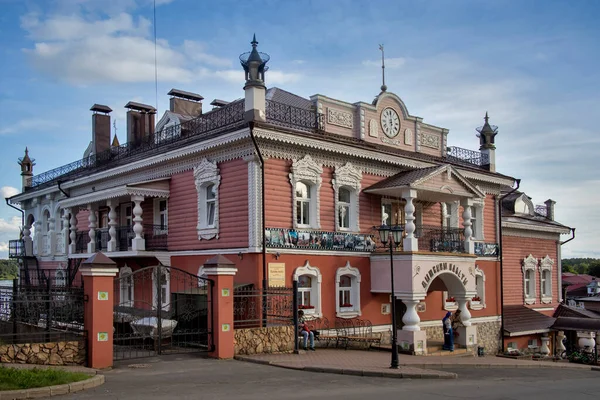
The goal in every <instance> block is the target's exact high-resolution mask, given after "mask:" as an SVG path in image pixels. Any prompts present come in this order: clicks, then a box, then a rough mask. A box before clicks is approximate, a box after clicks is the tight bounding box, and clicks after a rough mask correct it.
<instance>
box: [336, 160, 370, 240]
mask: <svg viewBox="0 0 600 400" xmlns="http://www.w3.org/2000/svg"><path fill="white" fill-rule="evenodd" d="M361 179H362V174H361V172H360V171H359V170H357V169H356V168H354V166H353V165H352V164H351V163H346V164H345V165H343V166H341V167H336V168H335V174H334V179H333V180H332V181H331V183H332V185H333V190H334V194H335V210H336V213H337V216H336V221H335V222H336V230H342V231H344V230H346V231H354V232H358V231H360V228H359V207H358V196H359V193H360V181H361Z"/></svg>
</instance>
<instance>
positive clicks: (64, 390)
mask: <svg viewBox="0 0 600 400" xmlns="http://www.w3.org/2000/svg"><path fill="white" fill-rule="evenodd" d="M103 383H104V375H95V376H92V377H91V378H89V379H86V380H83V381H79V382H73V383H66V384H64V385H56V386H46V387H41V388H33V389H21V390H7V391H3V392H0V400H16V399H37V398H40V397H51V396H59V395H65V394H69V393H76V392H80V391H82V390H85V389H91V388H94V387H96V386H100V385H102V384H103Z"/></svg>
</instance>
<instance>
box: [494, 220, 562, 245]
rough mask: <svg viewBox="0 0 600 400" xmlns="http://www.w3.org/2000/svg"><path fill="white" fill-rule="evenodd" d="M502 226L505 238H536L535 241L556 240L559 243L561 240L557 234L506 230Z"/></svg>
mask: <svg viewBox="0 0 600 400" xmlns="http://www.w3.org/2000/svg"><path fill="white" fill-rule="evenodd" d="M502 226H503V227H504V228H503V229H502V235H503V236H511V237H524V238H535V239H545V240H554V241H557V240H559V239H560V235H559V234H557V233H548V232H536V231H526V230H523V229H511V228H506V227H505V225H504V224H502Z"/></svg>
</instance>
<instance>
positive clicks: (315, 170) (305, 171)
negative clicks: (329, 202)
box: [289, 154, 323, 229]
mask: <svg viewBox="0 0 600 400" xmlns="http://www.w3.org/2000/svg"><path fill="white" fill-rule="evenodd" d="M322 174H323V167H322V166H321V165H319V164H317V163H316V162H315V161H314V160H313V159H312V158H311V156H309V155H308V154H307V155H306V156H304V158H302V159H301V160H294V161H293V162H292V167H291V172H290V174H289V178H290V184H291V186H292V213H293V215H292V222H293V226H294V229H298V228H310V229H320V228H321V210H320V208H321V201H320V193H321V183H322V182H323V178H322V177H321V175H322ZM297 182H303V183H305V184H306V185H307V186H308V187H309V190H310V221H309V224H308V225H303V224H298V221H297V215H298V209H297V205H296V183H297Z"/></svg>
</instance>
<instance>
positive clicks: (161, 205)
mask: <svg viewBox="0 0 600 400" xmlns="http://www.w3.org/2000/svg"><path fill="white" fill-rule="evenodd" d="M168 211H169V210H168V202H167V199H154V233H155V234H163V233H167V230H168V228H169V212H168Z"/></svg>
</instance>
